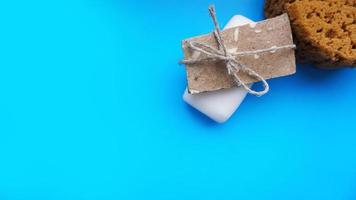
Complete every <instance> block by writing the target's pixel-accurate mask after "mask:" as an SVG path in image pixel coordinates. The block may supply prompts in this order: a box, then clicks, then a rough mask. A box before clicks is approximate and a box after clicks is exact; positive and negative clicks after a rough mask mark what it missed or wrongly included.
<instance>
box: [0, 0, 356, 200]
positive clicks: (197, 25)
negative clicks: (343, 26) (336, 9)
mask: <svg viewBox="0 0 356 200" xmlns="http://www.w3.org/2000/svg"><path fill="white" fill-rule="evenodd" d="M210 3H211V1H208V0H172V1H164V0H151V1H129V0H125V1H122V0H52V1H45V0H43V1H42V0H33V1H24V0H18V1H6V0H3V1H1V2H0V30H1V31H0V199H1V200H8V199H9V200H13V199H36V200H41V199H76V200H77V199H121V200H126V199H155V200H160V199H162V200H167V199H176V200H181V199H194V200H195V199H205V200H210V199H234V200H236V199H244V200H262V199H263V200H269V199H271V200H272V199H273V200H278V199H283V200H284V199H298V200H299V199H313V200H315V199H323V200H329V199H330V200H351V199H356V126H355V124H356V121H355V119H356V117H355V115H356V106H355V102H356V94H355V91H356V90H355V85H356V71H355V70H351V69H343V70H337V71H323V70H318V69H315V68H312V67H311V66H307V65H305V66H302V65H299V66H298V68H297V70H298V72H297V74H295V75H293V76H289V77H284V78H279V79H274V80H271V81H270V85H271V88H272V89H271V91H270V93H268V94H267V95H265V96H263V97H261V98H256V97H254V96H248V97H247V98H246V99H245V101H244V102H243V104H242V105H241V107H240V108H239V109H238V111H237V113H235V115H234V116H233V117H232V118H231V119H230V120H229V121H228V122H227V123H226V124H223V125H220V124H215V123H213V122H212V121H210V120H209V119H207V118H206V117H204V116H202V115H201V114H199V113H198V112H197V111H195V110H194V109H192V108H190V107H189V106H187V105H186V104H185V103H184V102H183V101H182V98H181V96H182V93H183V91H184V89H185V86H186V80H185V71H184V67H183V66H179V65H178V64H177V62H178V60H179V59H180V58H181V57H182V52H181V48H180V40H181V39H184V38H187V37H190V36H195V35H199V34H202V33H207V32H209V31H210V30H211V29H212V23H211V20H210V19H209V16H208V13H207V6H208V5H209V4H210ZM215 4H216V6H217V13H218V18H219V19H220V22H221V24H222V25H223V24H226V22H227V21H228V20H229V19H230V17H232V16H233V15H234V14H237V13H239V14H242V15H245V16H246V17H249V18H251V19H253V20H261V19H263V14H262V6H263V0H240V1H238V0H235V1H228V0H226V1H222V0H221V1H215Z"/></svg>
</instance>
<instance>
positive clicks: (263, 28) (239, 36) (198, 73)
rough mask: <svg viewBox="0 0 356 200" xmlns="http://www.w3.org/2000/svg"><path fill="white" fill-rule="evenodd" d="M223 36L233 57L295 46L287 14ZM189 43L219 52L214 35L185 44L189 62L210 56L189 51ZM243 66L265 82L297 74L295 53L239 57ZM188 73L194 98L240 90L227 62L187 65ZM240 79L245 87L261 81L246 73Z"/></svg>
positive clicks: (222, 34)
mask: <svg viewBox="0 0 356 200" xmlns="http://www.w3.org/2000/svg"><path fill="white" fill-rule="evenodd" d="M221 36H222V38H223V40H224V42H225V46H226V48H227V50H228V52H231V53H237V52H241V51H253V50H259V49H268V48H271V47H273V46H277V47H279V46H284V45H292V44H293V38H292V32H291V28H290V23H289V19H288V16H287V14H283V15H281V16H278V17H275V18H272V19H268V20H264V21H261V22H258V23H251V24H248V25H244V26H239V27H234V28H230V29H225V30H223V31H221ZM187 41H196V42H201V43H205V44H208V45H211V46H212V47H214V48H217V43H216V40H215V37H214V36H213V34H212V33H211V34H207V35H202V36H198V37H194V38H190V39H187V40H183V42H182V47H183V51H184V56H185V59H196V58H203V57H204V56H206V55H203V54H202V55H201V54H200V53H199V52H194V51H193V50H192V49H191V48H189V47H188V45H187ZM239 62H241V63H243V64H244V65H246V66H247V67H249V68H251V69H253V70H254V71H256V72H257V73H258V74H260V75H261V76H262V77H263V78H265V79H270V78H276V77H281V76H286V75H290V74H294V73H295V71H296V67H295V55H294V49H280V50H277V51H271V52H266V53H259V54H255V55H245V56H241V57H239ZM186 72H187V79H188V91H189V93H191V94H197V93H201V92H208V91H215V90H220V89H225V88H231V87H234V86H236V82H234V80H233V78H232V77H231V76H230V75H229V74H228V72H227V69H226V65H225V64H224V63H223V62H209V63H199V64H194V65H193V64H191V65H186ZM238 75H239V76H240V77H241V79H242V81H244V82H245V83H253V82H256V81H258V80H255V79H254V78H252V77H250V76H249V75H248V74H245V73H244V72H239V74H238Z"/></svg>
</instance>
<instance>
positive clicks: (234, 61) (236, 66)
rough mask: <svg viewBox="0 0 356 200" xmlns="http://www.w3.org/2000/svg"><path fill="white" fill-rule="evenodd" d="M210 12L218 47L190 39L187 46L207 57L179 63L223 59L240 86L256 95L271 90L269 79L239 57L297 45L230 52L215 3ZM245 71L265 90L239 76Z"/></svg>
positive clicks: (192, 63) (293, 47) (210, 7)
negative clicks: (224, 38) (255, 87)
mask: <svg viewBox="0 0 356 200" xmlns="http://www.w3.org/2000/svg"><path fill="white" fill-rule="evenodd" d="M209 13H210V16H211V18H212V20H213V22H214V31H213V34H214V38H215V40H216V42H217V44H218V49H215V48H214V47H212V46H210V45H208V44H204V43H201V42H195V41H188V42H187V46H188V48H190V49H192V50H194V51H197V52H200V53H202V54H204V55H206V57H205V58H196V59H183V60H181V61H180V62H179V63H180V64H189V65H194V64H200V63H203V62H215V61H223V62H224V63H225V66H226V69H227V71H228V74H229V75H231V76H232V77H233V80H234V81H235V82H236V84H237V85H238V86H242V87H243V88H244V89H245V90H246V91H247V92H248V93H250V94H253V95H256V96H258V97H259V96H262V95H264V94H266V93H268V91H269V85H268V83H267V81H266V80H265V79H264V78H263V77H262V76H261V75H260V74H258V73H257V72H256V71H254V70H253V69H251V68H249V67H248V66H246V65H245V64H243V63H242V62H239V57H241V56H246V55H253V54H261V53H266V52H271V51H277V50H281V49H295V45H294V44H291V45H283V46H273V47H271V48H266V49H258V50H254V51H240V52H235V53H229V52H228V51H227V50H226V46H225V44H224V40H223V39H222V37H221V32H220V26H219V23H218V20H217V18H216V12H215V7H214V6H213V5H211V6H209ZM240 71H242V72H245V73H246V74H248V75H249V76H251V77H253V78H255V79H257V81H261V82H262V83H263V88H264V89H263V90H262V91H256V90H252V89H251V88H250V87H249V86H248V85H247V84H246V83H245V82H243V81H242V79H241V78H240V77H239V75H238V72H240Z"/></svg>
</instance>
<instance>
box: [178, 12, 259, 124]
mask: <svg viewBox="0 0 356 200" xmlns="http://www.w3.org/2000/svg"><path fill="white" fill-rule="evenodd" d="M249 23H253V21H251V20H250V19H247V18H246V17H244V16H241V15H235V16H234V17H233V18H231V20H230V21H229V22H228V23H227V25H226V26H225V28H232V27H236V26H242V25H245V24H249ZM246 94H247V92H246V90H245V89H244V88H242V87H233V88H230V89H225V90H218V91H213V92H206V93H201V94H195V95H192V94H189V93H188V91H187V89H186V90H185V92H184V94H183V99H184V101H185V102H186V103H188V104H189V105H191V106H192V107H194V108H195V109H197V110H199V111H200V112H202V113H203V114H205V115H206V116H208V117H209V118H211V119H212V120H214V121H216V122H219V123H223V122H225V121H226V120H228V119H229V118H230V117H231V115H232V114H233V113H234V112H235V111H236V109H237V108H238V107H239V105H240V104H241V103H242V101H243V100H244V98H245V97H246Z"/></svg>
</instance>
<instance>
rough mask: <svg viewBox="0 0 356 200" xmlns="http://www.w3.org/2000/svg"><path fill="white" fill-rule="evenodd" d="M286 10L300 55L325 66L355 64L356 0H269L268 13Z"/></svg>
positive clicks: (280, 12)
mask: <svg viewBox="0 0 356 200" xmlns="http://www.w3.org/2000/svg"><path fill="white" fill-rule="evenodd" d="M284 12H287V13H288V15H289V18H290V20H291V24H292V29H293V33H294V36H295V40H296V41H295V42H296V44H297V52H298V57H299V59H301V60H302V61H306V62H311V63H314V64H316V65H318V66H320V67H323V68H337V67H340V66H353V67H355V66H356V0H267V1H266V4H265V14H266V16H267V17H274V16H276V15H279V14H282V13H284Z"/></svg>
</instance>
